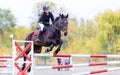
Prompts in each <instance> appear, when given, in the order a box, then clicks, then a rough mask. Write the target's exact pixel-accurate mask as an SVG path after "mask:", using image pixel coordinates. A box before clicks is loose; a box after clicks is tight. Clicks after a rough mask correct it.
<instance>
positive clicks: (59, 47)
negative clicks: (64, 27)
mask: <svg viewBox="0 0 120 75" xmlns="http://www.w3.org/2000/svg"><path fill="white" fill-rule="evenodd" d="M62 44H63V40H62V39H61V40H60V42H59V46H58V48H57V49H56V50H55V52H54V54H55V55H56V54H57V53H58V52H59V51H60V49H61V46H62Z"/></svg>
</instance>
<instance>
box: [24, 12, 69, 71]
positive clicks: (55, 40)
mask: <svg viewBox="0 0 120 75" xmlns="http://www.w3.org/2000/svg"><path fill="white" fill-rule="evenodd" d="M67 30H68V14H67V15H63V14H59V16H58V17H56V19H55V20H54V23H53V24H52V25H49V26H45V29H44V32H42V34H41V35H42V37H41V39H40V40H41V41H40V42H36V38H37V35H36V33H35V32H36V31H33V32H31V33H29V34H28V35H27V37H26V38H25V40H26V41H33V43H34V53H41V50H42V46H44V47H48V48H47V49H46V50H45V52H49V51H52V49H53V47H54V46H58V47H57V49H56V50H55V51H54V53H53V54H54V55H56V54H57V53H58V52H59V51H60V49H61V46H62V44H63V40H62V39H61V33H62V32H63V33H64V36H67V34H68V32H67ZM37 31H38V29H37ZM27 45H28V43H25V47H26V46H27ZM30 50H31V49H29V50H27V51H26V54H29V52H30ZM24 61H26V58H25V57H24ZM25 66H26V64H25V63H24V64H23V67H22V70H24V68H25ZM29 71H30V70H29ZM29 71H28V72H29Z"/></svg>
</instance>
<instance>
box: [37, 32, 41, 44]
mask: <svg viewBox="0 0 120 75" xmlns="http://www.w3.org/2000/svg"><path fill="white" fill-rule="evenodd" d="M41 37H42V31H41V30H39V33H38V36H37V39H36V42H39V41H40V39H41Z"/></svg>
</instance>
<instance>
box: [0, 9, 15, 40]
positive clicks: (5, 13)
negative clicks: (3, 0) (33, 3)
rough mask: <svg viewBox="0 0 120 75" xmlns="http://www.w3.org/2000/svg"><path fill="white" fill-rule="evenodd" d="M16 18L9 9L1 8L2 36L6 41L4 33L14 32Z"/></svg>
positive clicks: (0, 32) (0, 26) (0, 23)
mask: <svg viewBox="0 0 120 75" xmlns="http://www.w3.org/2000/svg"><path fill="white" fill-rule="evenodd" d="M15 25H16V24H15V17H14V15H13V14H12V13H11V11H10V10H9V9H1V8H0V35H1V36H2V41H4V32H5V31H10V30H12V28H13V27H15Z"/></svg>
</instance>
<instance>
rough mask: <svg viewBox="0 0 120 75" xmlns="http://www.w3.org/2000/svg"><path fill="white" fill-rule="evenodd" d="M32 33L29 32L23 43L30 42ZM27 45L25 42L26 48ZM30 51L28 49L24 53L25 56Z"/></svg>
mask: <svg viewBox="0 0 120 75" xmlns="http://www.w3.org/2000/svg"><path fill="white" fill-rule="evenodd" d="M33 33H34V32H31V33H29V34H28V35H27V37H26V38H25V41H31V38H32V35H33ZM28 44H29V43H28V42H25V44H24V46H25V47H26V46H27V45H28ZM30 50H31V48H29V50H27V51H26V54H28V53H29V51H30Z"/></svg>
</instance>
